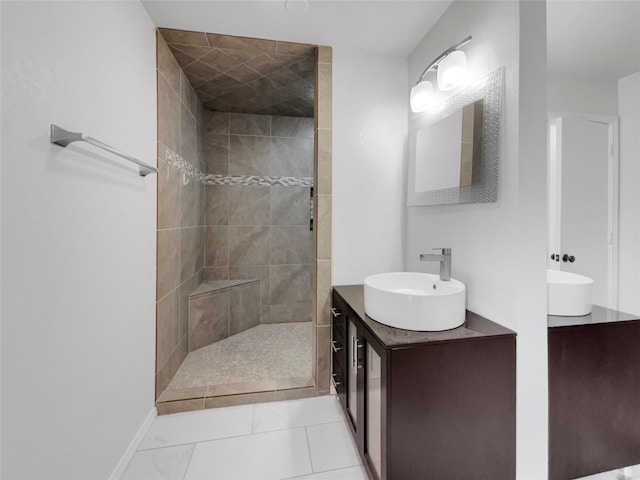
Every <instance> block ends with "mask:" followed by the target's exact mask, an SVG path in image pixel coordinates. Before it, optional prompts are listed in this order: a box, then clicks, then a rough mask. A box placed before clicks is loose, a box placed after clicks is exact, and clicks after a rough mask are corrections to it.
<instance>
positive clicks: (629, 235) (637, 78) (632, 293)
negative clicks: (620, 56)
mask: <svg viewBox="0 0 640 480" xmlns="http://www.w3.org/2000/svg"><path fill="white" fill-rule="evenodd" d="M619 88H620V90H619V101H620V103H619V114H620V217H619V218H620V224H619V228H620V236H619V238H620V244H619V260H620V263H619V270H618V272H619V273H618V275H619V280H618V286H619V290H618V302H619V303H618V309H619V310H621V311H623V312H630V313H635V314H637V315H640V219H639V216H640V72H636V73H634V74H632V75H629V76H627V77H624V78H621V79H620V81H619Z"/></svg>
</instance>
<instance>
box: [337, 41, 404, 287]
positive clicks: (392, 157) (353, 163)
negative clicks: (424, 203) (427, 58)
mask: <svg viewBox="0 0 640 480" xmlns="http://www.w3.org/2000/svg"><path fill="white" fill-rule="evenodd" d="M408 94H409V90H408V87H407V59H406V58H401V57H394V56H385V55H376V54H367V53H361V52H352V51H347V50H343V49H334V50H333V265H332V268H333V284H334V285H345V284H353V283H362V280H363V279H364V277H366V276H367V275H370V274H373V273H379V272H389V271H401V270H403V269H404V251H403V235H404V205H405V197H406V193H405V192H406V191H405V183H406V180H405V178H406V172H405V168H406V160H405V158H406V138H407V112H408V102H407V98H408Z"/></svg>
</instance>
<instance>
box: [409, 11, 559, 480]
mask: <svg viewBox="0 0 640 480" xmlns="http://www.w3.org/2000/svg"><path fill="white" fill-rule="evenodd" d="M467 35H472V36H473V40H472V42H471V43H469V44H468V45H466V46H465V47H464V51H465V52H466V54H467V59H468V64H469V75H470V82H473V81H474V80H478V79H480V78H483V77H484V76H486V75H487V74H489V73H491V72H492V71H494V70H495V69H496V68H498V67H500V66H504V67H505V68H506V82H505V97H504V110H503V112H504V120H503V122H502V132H501V145H500V181H499V187H498V188H499V191H498V201H497V202H495V203H488V204H473V205H448V206H437V207H410V208H408V209H407V211H408V216H407V238H406V241H407V247H406V253H407V257H406V264H407V269H408V270H413V271H431V272H433V273H437V268H438V266H437V264H435V263H434V262H430V263H432V264H431V265H429V264H427V263H421V262H419V261H418V256H419V254H420V253H423V252H428V251H430V250H431V248H432V247H451V248H452V249H453V251H452V256H453V262H452V276H453V277H455V278H457V279H459V280H461V281H462V282H464V283H465V284H466V285H467V307H468V308H469V309H470V310H472V311H475V312H477V313H479V314H481V315H484V316H486V317H487V318H489V319H491V320H494V321H496V322H498V323H500V324H502V325H505V326H507V327H509V328H512V329H514V330H516V331H517V332H518V372H517V374H518V392H517V402H518V403H517V408H518V413H517V476H518V478H519V479H536V480H539V479H542V478H546V475H547V428H546V425H547V385H546V382H547V374H546V368H547V363H546V283H545V270H546V261H545V257H546V90H545V78H546V38H545V4H544V2H502V1H495V2H481V1H477V2H454V3H453V4H452V5H451V7H449V9H448V10H447V11H446V12H445V14H444V15H443V16H442V18H441V19H440V20H439V21H438V23H437V24H436V25H435V27H434V28H433V29H432V30H431V31H430V32H429V33H428V34H427V35H426V36H425V38H424V39H423V40H422V42H421V43H420V44H419V45H418V46H417V47H416V49H415V50H414V51H413V53H412V54H411V55H410V57H409V80H410V84H411V85H413V83H415V81H416V80H417V78H418V76H419V75H420V73H421V72H422V70H423V69H424V68H425V67H426V66H427V65H428V63H429V62H430V61H431V60H433V59H434V58H436V57H437V56H438V55H439V54H440V53H441V52H442V51H444V50H446V49H447V48H448V47H450V46H451V45H453V44H456V43H457V42H459V41H460V40H461V39H463V38H464V37H466V36H467ZM455 93H456V91H453V92H451V94H455ZM443 97H444V95H441V98H443ZM406 101H407V102H408V100H406Z"/></svg>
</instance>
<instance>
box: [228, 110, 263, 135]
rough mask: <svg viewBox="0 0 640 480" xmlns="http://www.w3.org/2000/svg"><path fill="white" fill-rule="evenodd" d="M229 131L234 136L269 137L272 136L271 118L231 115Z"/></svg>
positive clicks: (242, 114)
mask: <svg viewBox="0 0 640 480" xmlns="http://www.w3.org/2000/svg"><path fill="white" fill-rule="evenodd" d="M229 129H230V133H231V134H232V135H259V136H266V137H268V136H269V135H270V134H271V117H270V116H269V115H250V114H247V113H232V114H230V123H229Z"/></svg>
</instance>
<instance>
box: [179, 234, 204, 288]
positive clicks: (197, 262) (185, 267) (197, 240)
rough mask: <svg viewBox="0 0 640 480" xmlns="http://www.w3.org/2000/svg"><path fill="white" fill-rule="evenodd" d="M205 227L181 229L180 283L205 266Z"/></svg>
mask: <svg viewBox="0 0 640 480" xmlns="http://www.w3.org/2000/svg"><path fill="white" fill-rule="evenodd" d="M203 232H204V230H203V227H191V228H181V229H180V283H183V282H185V281H187V280H188V279H189V278H191V277H192V276H193V275H194V274H195V273H196V272H198V270H201V269H202V268H204V261H203V260H204V258H203V250H204V236H203Z"/></svg>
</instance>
